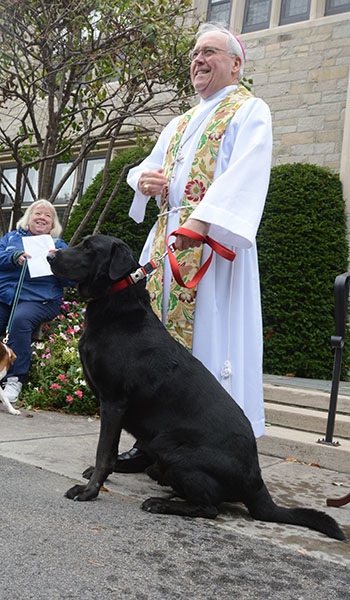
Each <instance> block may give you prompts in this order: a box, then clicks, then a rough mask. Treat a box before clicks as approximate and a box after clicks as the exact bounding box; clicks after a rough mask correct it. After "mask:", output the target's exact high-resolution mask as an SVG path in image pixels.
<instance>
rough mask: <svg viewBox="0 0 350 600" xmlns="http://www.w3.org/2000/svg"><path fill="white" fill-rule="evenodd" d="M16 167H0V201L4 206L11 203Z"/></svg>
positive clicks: (14, 187) (14, 186)
mask: <svg viewBox="0 0 350 600" xmlns="http://www.w3.org/2000/svg"><path fill="white" fill-rule="evenodd" d="M16 177H17V169H16V167H9V168H6V167H5V168H4V169H1V182H0V194H1V201H2V202H3V204H4V205H5V206H7V205H9V204H11V199H12V198H13V195H14V191H15V189H16Z"/></svg>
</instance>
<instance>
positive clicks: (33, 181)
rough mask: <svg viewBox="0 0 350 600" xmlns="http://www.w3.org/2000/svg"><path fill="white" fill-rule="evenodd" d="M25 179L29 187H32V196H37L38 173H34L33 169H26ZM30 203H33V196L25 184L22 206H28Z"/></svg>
mask: <svg viewBox="0 0 350 600" xmlns="http://www.w3.org/2000/svg"><path fill="white" fill-rule="evenodd" d="M27 177H28V179H29V182H30V185H31V187H32V189H33V191H34V194H37V192H38V178H39V173H38V171H36V170H35V169H33V168H31V169H28V173H27ZM31 202H33V194H32V192H31V191H30V188H29V186H28V184H27V183H26V184H25V186H24V194H23V203H24V204H30V203H31Z"/></svg>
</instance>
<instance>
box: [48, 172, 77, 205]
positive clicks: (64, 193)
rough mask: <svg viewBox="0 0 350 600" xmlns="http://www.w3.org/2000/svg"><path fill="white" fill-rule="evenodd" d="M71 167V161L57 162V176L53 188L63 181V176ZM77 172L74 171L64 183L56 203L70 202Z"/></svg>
mask: <svg viewBox="0 0 350 600" xmlns="http://www.w3.org/2000/svg"><path fill="white" fill-rule="evenodd" d="M70 167H71V163H57V165H56V171H55V178H54V181H53V189H55V187H56V185H57V184H58V183H59V182H60V181H61V179H62V178H63V176H64V175H65V174H66V173H67V171H68V169H69V168H70ZM74 179H75V173H72V174H71V175H70V176H69V177H68V179H67V181H66V182H65V183H64V184H63V186H62V187H61V189H60V191H59V192H58V196H57V197H56V198H55V203H56V204H57V203H61V204H62V203H63V204H64V203H66V202H68V200H69V198H70V196H71V193H72V190H73V185H74Z"/></svg>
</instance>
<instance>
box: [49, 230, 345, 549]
mask: <svg viewBox="0 0 350 600" xmlns="http://www.w3.org/2000/svg"><path fill="white" fill-rule="evenodd" d="M48 260H49V262H50V265H51V268H52V271H53V272H54V274H55V275H57V276H58V277H61V278H64V279H71V280H75V281H76V282H78V290H79V293H80V296H81V297H82V298H83V299H90V302H89V303H88V305H87V310H86V319H85V327H84V333H83V335H82V337H81V340H80V343H79V351H80V356H81V360H82V363H83V367H84V372H85V376H86V379H87V381H88V383H89V385H90V386H91V389H92V390H93V392H94V394H95V395H96V397H97V398H98V399H99V401H100V405H101V430H100V438H99V442H98V448H97V454H96V466H95V469H93V470H92V473H91V477H90V480H89V482H88V483H87V484H86V485H75V486H74V487H72V488H71V489H69V490H68V491H67V493H66V496H67V497H68V498H72V499H74V500H91V499H92V498H95V497H96V496H97V495H98V493H99V489H100V487H101V486H102V485H103V483H104V481H105V479H106V478H107V477H108V475H109V474H110V473H111V472H113V461H114V460H115V457H116V454H115V453H116V449H117V448H118V444H119V438H120V433H121V430H122V429H125V430H126V431H129V432H130V433H131V434H132V435H134V436H135V437H136V439H137V440H139V441H141V442H142V443H143V449H144V450H145V451H146V452H147V454H149V455H150V456H152V458H154V464H153V466H151V467H149V469H148V473H149V475H150V476H151V477H153V478H154V479H157V481H158V482H159V483H160V484H162V485H166V486H169V487H171V488H172V489H173V490H174V492H175V494H174V496H176V497H177V498H178V499H177V500H173V499H169V498H149V499H148V500H146V501H145V502H144V503H143V505H142V508H143V509H144V510H147V511H150V512H153V513H167V514H176V515H183V516H190V517H208V518H215V517H216V516H217V514H218V507H219V505H220V503H222V502H243V503H244V504H245V505H246V507H247V508H248V510H249V513H250V514H251V516H252V517H253V518H254V519H260V520H262V521H274V522H280V523H289V524H293V525H302V526H305V527H310V528H311V529H315V530H317V531H320V532H322V533H325V534H326V535H328V536H329V537H333V538H336V539H338V540H344V539H345V536H344V534H343V532H342V531H341V530H340V528H339V527H338V525H337V523H336V522H335V520H334V519H332V518H331V517H329V516H328V515H326V514H325V513H322V512H319V511H316V510H313V509H305V508H292V509H291V508H282V507H279V506H277V505H276V504H275V503H274V501H273V500H272V498H271V496H270V494H269V492H268V490H267V488H266V486H265V484H264V482H263V480H262V477H261V472H260V468H259V463H258V456H257V448H256V442H255V438H254V434H253V431H252V428H251V426H250V423H249V421H248V419H247V418H246V417H245V415H244V414H243V411H242V410H241V409H240V408H239V406H238V405H237V404H236V403H235V402H234V401H233V400H232V398H231V396H229V394H227V393H226V391H225V390H224V389H223V387H222V386H221V385H220V384H219V383H218V382H217V381H216V379H215V378H214V377H213V376H212V375H211V373H209V371H208V370H207V369H206V368H205V367H204V366H203V365H202V364H201V363H200V362H199V361H198V360H197V359H195V358H194V357H193V356H191V354H190V353H189V352H188V351H187V350H185V349H184V348H183V347H182V346H181V345H180V344H179V343H177V342H176V341H174V340H173V339H172V337H171V336H170V335H169V334H168V332H167V331H166V329H165V327H164V326H163V324H162V323H161V322H160V321H159V319H158V318H157V317H156V315H155V314H154V312H153V311H152V308H151V306H150V301H149V295H148V292H147V291H146V289H145V279H139V275H140V271H139V270H138V269H139V267H140V265H139V264H138V262H137V261H136V259H135V258H134V256H133V254H132V252H131V250H130V248H129V247H128V246H127V245H126V244H125V243H124V242H122V241H121V240H118V239H116V238H112V237H109V236H104V235H96V236H90V237H87V238H86V239H85V240H84V241H83V242H81V243H80V244H79V245H78V246H75V247H74V248H67V249H63V250H59V251H58V252H56V253H54V254H51V255H50V256H49V258H48ZM134 272H136V275H134ZM130 274H131V276H130ZM142 275H143V274H142V272H141V277H142ZM135 281H136V283H135Z"/></svg>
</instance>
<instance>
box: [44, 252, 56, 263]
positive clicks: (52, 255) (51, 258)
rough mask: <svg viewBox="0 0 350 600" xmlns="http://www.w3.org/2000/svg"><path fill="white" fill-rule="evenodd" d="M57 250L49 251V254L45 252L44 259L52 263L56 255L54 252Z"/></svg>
mask: <svg viewBox="0 0 350 600" xmlns="http://www.w3.org/2000/svg"><path fill="white" fill-rule="evenodd" d="M57 252H58V250H57ZM57 252H50V253H49V254H47V256H46V260H47V261H48V262H49V263H52V262H53V261H54V260H55V257H56V254H57Z"/></svg>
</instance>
